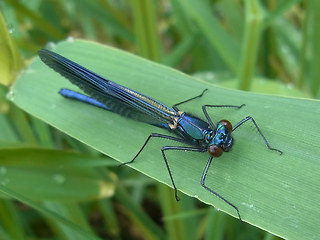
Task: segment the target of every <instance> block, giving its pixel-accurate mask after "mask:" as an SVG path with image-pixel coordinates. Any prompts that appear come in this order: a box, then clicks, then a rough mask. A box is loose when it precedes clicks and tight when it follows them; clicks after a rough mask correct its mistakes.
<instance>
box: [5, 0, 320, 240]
mask: <svg viewBox="0 0 320 240" xmlns="http://www.w3.org/2000/svg"><path fill="white" fill-rule="evenodd" d="M1 11H2V12H1V13H2V15H3V16H4V18H2V17H1V26H2V28H1V32H0V34H1V38H2V39H4V41H3V44H1V45H0V48H1V51H0V60H1V61H0V69H1V76H2V77H1V79H0V81H1V83H2V84H3V85H4V86H3V87H1V88H0V90H1V95H0V96H1V105H0V106H1V108H0V109H1V112H2V113H1V114H0V124H1V128H0V129H1V134H0V147H1V149H0V161H1V166H2V167H1V168H0V174H1V183H2V185H1V186H0V189H1V191H2V196H3V198H2V200H1V203H0V207H1V215H0V222H1V231H0V234H1V237H2V238H3V239H26V238H30V237H33V238H57V239H73V238H74V239H79V238H80V237H82V238H83V239H88V238H96V237H98V238H103V239H104V238H106V239H109V238H111V239H125V238H129V239H158V238H160V239H165V238H170V239H198V238H207V239H211V238H212V239H223V238H225V239H272V238H276V237H275V236H273V235H271V234H270V233H273V234H275V235H278V236H281V237H283V238H289V239H301V238H307V239H317V238H318V236H319V232H318V230H317V226H318V225H319V220H318V217H317V216H319V212H318V210H317V209H319V201H318V200H319V199H320V197H319V193H318V191H317V189H318V188H319V182H320V181H319V180H320V179H319V177H318V174H317V172H318V169H319V167H318V165H319V164H318V158H319V157H318V155H319V150H318V146H319V138H318V137H317V131H316V130H317V123H318V122H319V120H320V118H319V101H317V100H307V99H306V98H311V97H313V98H317V97H318V95H319V80H318V79H319V77H318V75H319V74H318V67H317V66H319V65H318V63H319V60H318V59H317V58H318V55H317V51H318V48H319V47H318V45H317V44H316V42H317V39H318V36H317V34H316V31H315V29H316V24H315V23H316V21H317V17H316V16H318V15H317V13H318V11H319V3H317V1H308V3H307V2H303V1H271V0H270V1H263V2H261V3H260V2H258V1H250V0H248V1H228V0H221V1H191V0H190V1H189V0H184V1H182V0H181V1H179V0H172V1H157V2H156V1H143V0H138V1H134V2H127V1H100V0H96V1H85V0H81V1H68V2H67V3H66V2H64V1H28V2H27V3H26V2H18V1H11V0H6V1H4V2H1ZM70 36H73V37H76V38H77V37H81V38H87V39H91V40H94V41H96V42H103V43H107V44H108V45H112V46H116V47H117V48H122V49H124V50H126V51H129V52H132V53H135V54H137V55H141V56H142V57H144V58H148V59H151V60H153V61H156V62H159V63H161V64H162V65H158V64H154V63H151V62H149V61H146V60H143V59H141V58H137V57H136V56H134V55H131V54H127V53H124V52H122V51H119V50H116V49H115V48H110V47H105V46H102V45H99V44H96V43H92V42H87V41H78V40H75V39H74V38H71V37H70ZM66 38H67V40H65V41H63V42H62V43H60V44H58V45H55V44H54V43H53V42H57V41H59V40H62V39H66ZM46 43H47V47H49V48H51V49H52V50H54V51H57V52H59V53H60V54H63V55H65V56H66V57H68V58H70V59H72V60H75V61H76V62H78V63H80V64H82V65H84V66H86V67H88V68H89V69H92V70H94V71H95V72H97V73H99V74H101V75H103V76H106V77H107V78H109V79H111V80H113V81H116V82H117V83H120V84H123V85H125V86H128V87H130V88H132V89H135V90H138V91H140V92H142V93H144V94H147V95H149V96H152V97H154V98H155V99H157V100H160V101H161V102H163V103H165V104H168V105H169V106H170V105H172V104H174V103H176V102H179V101H181V100H184V99H186V98H188V97H191V96H194V95H196V94H198V93H200V92H201V91H202V90H203V89H204V88H209V91H208V93H207V94H205V96H204V97H203V98H202V99H201V100H200V99H199V100H197V101H195V102H193V103H190V104H186V105H185V106H184V107H183V110H186V111H189V112H193V113H195V114H197V115H199V116H201V114H202V113H201V107H200V106H201V105H202V104H208V103H209V104H210V103H211V104H242V103H246V104H247V106H246V108H245V109H241V110H239V111H230V110H219V111H211V112H210V114H211V115H212V116H213V118H214V120H215V121H218V120H219V119H222V118H228V119H230V120H231V121H232V122H233V123H235V122H237V121H239V120H240V119H241V118H243V117H245V116H247V115H252V116H253V117H255V119H256V120H257V121H258V123H259V125H260V126H261V128H262V129H263V132H264V133H265V135H266V136H267V138H268V139H269V140H270V142H271V144H272V145H273V146H274V147H277V148H280V149H281V150H282V151H283V152H284V154H283V155H282V156H279V155H278V154H277V153H274V152H270V151H267V150H266V147H265V146H264V145H263V142H262V140H261V139H260V138H259V136H258V135H257V133H256V131H255V129H254V127H252V126H250V124H247V126H244V127H243V129H242V130H241V131H240V129H239V130H237V132H235V138H236V145H235V146H234V149H233V151H232V152H230V153H227V154H224V156H223V157H222V158H220V159H217V160H216V161H215V162H214V166H213V167H212V169H211V170H210V172H209V174H210V176H208V179H207V184H208V185H209V186H212V187H213V188H214V189H215V190H217V191H218V192H220V193H221V194H222V193H223V196H225V197H226V198H227V199H228V200H230V201H232V202H234V203H235V204H236V205H237V206H238V207H239V209H240V213H241V214H242V216H243V218H244V220H245V221H247V222H248V223H250V224H251V225H249V224H246V223H240V222H239V221H238V220H237V219H233V218H231V217H228V216H227V215H225V214H224V213H222V212H221V211H216V210H214V209H213V208H212V207H210V206H208V205H206V204H204V203H207V204H210V205H214V206H216V207H217V208H219V209H221V210H222V211H223V212H227V213H229V214H231V215H235V212H234V209H232V208H231V209H230V207H229V206H227V205H226V204H225V203H224V202H222V201H221V200H219V199H217V198H216V197H214V196H212V195H211V194H209V193H208V192H206V191H205V190H204V189H202V188H201V186H200V183H199V181H200V177H201V174H202V171H203V167H204V165H205V161H206V160H207V154H202V155H201V154H200V156H199V154H196V153H195V154H181V153H172V154H170V156H169V158H170V160H171V161H170V164H171V165H172V169H173V172H174V177H175V180H176V183H177V185H178V188H179V190H181V192H184V193H186V194H187V195H189V196H193V197H196V198H198V199H199V200H200V201H199V200H197V199H196V198H193V197H187V196H183V194H182V193H181V192H180V195H182V201H181V202H179V203H178V204H177V203H176V202H175V200H174V197H173V193H172V191H171V190H170V189H169V188H168V187H166V186H164V185H162V184H157V183H156V182H163V183H166V184H168V185H170V181H169V179H168V173H167V172H166V169H165V168H164V164H163V160H162V159H161V154H160V151H159V148H160V147H161V146H163V145H165V144H167V143H166V142H165V141H163V140H159V141H154V142H152V143H151V144H150V146H148V149H147V150H146V151H145V152H144V153H143V154H142V155H141V157H140V159H138V160H139V161H137V163H135V164H134V165H132V166H131V167H133V168H135V169H137V170H138V171H140V172H142V173H144V174H145V175H147V176H151V177H152V178H154V179H157V181H154V180H152V179H151V178H148V177H145V176H144V175H142V174H139V173H138V172H136V171H134V170H130V168H128V167H124V168H120V169H119V168H117V167H114V166H115V165H117V163H118V162H117V161H114V160H113V159H116V160H118V161H122V162H123V161H128V160H130V159H131V158H132V156H134V154H135V153H136V151H137V150H138V149H139V147H140V146H141V144H142V143H143V142H144V140H145V138H146V137H147V136H148V134H149V133H151V132H161V133H165V131H162V130H160V129H157V128H155V127H152V126H148V125H146V124H143V123H137V122H134V121H131V120H128V119H125V118H122V117H120V116H117V115H115V114H111V113H107V112H105V111H102V110H100V109H95V108H93V107H90V106H84V105H81V108H80V107H78V106H79V103H76V102H72V101H67V100H65V99H62V98H61V97H60V96H59V95H58V94H56V92H57V91H58V90H59V89H60V88H61V87H71V88H72V87H73V86H70V84H69V83H68V82H67V81H66V80H65V79H63V78H61V77H60V76H59V75H58V74H56V73H54V72H53V71H52V70H50V69H48V68H47V67H46V66H44V65H43V64H42V63H41V62H40V60H39V59H38V58H35V59H34V60H33V61H32V63H31V65H30V66H29V67H28V68H24V67H23V66H24V64H29V63H30V61H27V59H28V58H29V57H31V56H34V55H35V54H36V51H37V50H38V49H40V48H41V47H43V46H44V44H46ZM20 54H21V55H20ZM22 59H24V60H22ZM163 65H167V66H169V67H174V68H177V69H179V70H180V71H183V72H185V73H187V74H191V75H194V77H192V78H191V77H189V76H187V75H184V74H181V73H179V72H177V71H175V70H173V69H172V68H168V67H164V66H163ZM20 70H24V71H23V72H22V74H21V76H20V78H19V79H18V81H16V83H15V84H14V87H13V88H11V90H9V88H8V87H5V86H8V85H9V84H11V83H12V82H13V81H14V80H15V79H16V77H17V74H18V73H19V72H20ZM218 85H220V87H219V86H218ZM221 86H223V87H228V88H239V89H242V90H251V91H255V92H259V94H257V93H249V92H242V91H236V90H231V89H229V90H228V89H225V88H221ZM8 92H9V93H8ZM7 93H8V99H10V100H11V101H13V102H14V104H12V103H11V102H9V101H7V100H6V99H5V95H6V94H7ZM261 93H268V94H273V95H282V96H291V98H286V97H280V96H270V95H264V94H261ZM296 97H304V98H305V99H298V98H296ZM26 112H27V113H26ZM93 116H94V117H93ZM52 126H53V127H52ZM57 129H58V130H57ZM64 133H66V134H68V135H69V136H72V137H73V138H70V137H68V135H65V134H64ZM75 139H78V140H80V141H81V142H82V143H81V142H79V141H77V140H75ZM83 143H85V144H83ZM88 146H91V147H93V148H94V149H95V150H93V148H91V147H88ZM70 150H72V152H70ZM96 150H98V151H96ZM100 153H104V154H106V155H107V156H108V157H107V156H104V157H102V156H101V155H100ZM109 157H110V158H109ZM111 158H112V159H111ZM8 196H9V197H10V198H8ZM11 199H16V200H18V201H19V203H17V202H15V201H13V200H11ZM21 203H23V204H21ZM27 206H31V207H32V208H29V207H27ZM252 225H254V226H257V227H259V228H261V229H265V230H267V231H268V232H264V231H262V230H259V229H258V228H255V227H253V226H252Z"/></svg>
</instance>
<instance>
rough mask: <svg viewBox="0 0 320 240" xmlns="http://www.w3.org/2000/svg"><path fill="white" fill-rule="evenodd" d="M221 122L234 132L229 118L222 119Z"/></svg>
mask: <svg viewBox="0 0 320 240" xmlns="http://www.w3.org/2000/svg"><path fill="white" fill-rule="evenodd" d="M220 123H221V125H222V126H224V127H225V128H226V129H227V131H228V132H232V124H231V123H230V122H229V121H228V120H221V121H220Z"/></svg>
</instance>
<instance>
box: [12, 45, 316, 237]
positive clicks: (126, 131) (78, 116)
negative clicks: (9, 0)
mask: <svg viewBox="0 0 320 240" xmlns="http://www.w3.org/2000/svg"><path fill="white" fill-rule="evenodd" d="M53 50H54V51H56V52H58V53H60V54H62V55H64V56H65V57H67V58H69V59H71V60H74V61H75V62H77V63H79V64H81V65H84V66H85V67H86V68H88V69H91V70H93V71H94V72H97V73H98V74H100V75H102V76H104V77H106V78H108V79H110V80H113V81H115V82H117V83H119V84H123V85H125V86H127V87H129V88H132V89H134V90H136V91H139V92H142V93H144V94H146V95H148V96H152V97H154V98H155V99H157V100H160V101H161V102H163V103H165V104H167V105H170V106H171V105H173V104H174V103H177V102H180V101H183V100H185V99H188V98H190V97H193V96H195V95H197V94H199V93H201V91H202V90H203V89H205V88H208V89H209V91H207V93H206V94H205V95H204V96H203V97H202V98H201V99H199V100H194V101H193V102H191V103H190V104H189V103H188V104H185V105H183V106H182V107H181V109H183V110H186V111H191V112H193V113H194V114H195V115H198V116H201V117H203V113H202V112H201V105H202V104H237V105H240V104H242V103H245V104H246V107H244V108H242V109H240V110H232V109H212V110H210V111H209V114H210V116H211V117H212V119H213V121H214V122H216V121H219V120H220V119H224V118H227V119H229V120H230V121H231V122H232V123H233V124H235V123H237V122H238V121H240V120H241V119H243V118H244V117H246V116H248V115H250V116H252V117H254V119H255V120H256V122H257V123H258V124H259V126H260V128H261V130H262V132H263V133H264V134H265V136H266V138H267V139H268V141H269V142H270V144H271V146H273V147H275V148H279V149H281V150H282V151H283V155H281V156H280V155H279V154H278V153H277V152H273V151H270V150H268V149H267V147H266V146H265V144H264V142H263V140H262V139H261V137H260V136H259V134H258V133H257V131H256V129H255V128H254V126H253V125H252V124H251V123H249V122H248V123H246V124H244V125H243V126H241V128H239V129H237V130H236V131H235V132H234V138H235V144H234V147H233V150H232V151H231V152H229V153H225V154H224V155H223V156H221V157H220V158H217V159H214V161H213V164H212V166H211V168H210V169H209V172H208V176H207V180H206V184H207V186H209V187H211V188H212V189H214V190H215V191H217V192H218V193H219V194H221V195H222V196H224V197H225V198H226V199H228V200H229V201H230V202H232V203H233V204H235V205H236V206H238V208H239V211H240V213H241V216H242V217H243V219H244V220H245V221H247V222H249V223H251V224H253V225H255V226H258V227H260V228H262V229H265V230H268V231H269V232H272V233H273V234H276V235H279V236H282V237H284V238H290V239H302V238H303V239H312V238H315V236H316V233H317V232H318V227H319V224H320V220H319V211H320V210H319V209H320V207H319V202H320V201H318V199H319V198H320V191H319V183H320V176H319V171H320V169H319V168H320V167H319V166H320V164H319V161H318V159H319V145H320V138H319V136H318V134H319V133H318V131H317V129H319V127H318V124H319V120H320V118H319V116H320V102H319V101H316V100H308V99H297V98H286V97H280V96H268V95H262V94H254V93H248V92H242V91H236V90H227V89H223V88H219V87H217V86H215V85H212V84H209V83H206V82H202V81H200V80H197V79H193V78H191V77H189V76H187V75H185V74H182V73H180V72H177V71H175V70H173V69H170V68H167V67H164V66H162V65H159V64H156V63H153V62H150V61H147V60H144V59H142V58H139V57H136V56H134V55H132V54H128V53H125V52H122V51H119V50H117V49H114V48H111V47H107V46H102V45H99V44H95V43H92V42H86V41H78V40H77V41H65V42H61V43H60V44H58V45H56V46H55V47H54V49H53ZM62 87H67V88H72V89H76V87H75V86H73V85H71V84H70V83H69V82H68V81H67V80H66V79H64V78H63V77H61V76H60V75H59V74H57V73H55V72H54V71H53V70H51V69H49V68H48V67H47V66H45V65H44V64H43V63H42V62H41V61H40V60H39V58H38V57H36V58H35V59H34V61H33V62H32V63H31V65H30V66H29V68H28V69H27V70H26V71H25V72H24V74H22V75H21V77H20V78H19V79H18V80H17V82H16V83H15V86H14V88H13V93H12V94H11V95H10V98H11V99H12V101H13V102H14V103H15V104H16V105H18V106H19V107H20V108H22V109H23V110H25V111H27V112H29V113H30V114H32V115H34V116H36V117H38V118H40V119H42V120H43V121H45V122H47V123H49V124H51V125H52V126H54V127H56V128H58V129H60V130H61V131H63V132H65V133H67V134H69V135H71V136H73V137H74V138H76V139H79V140H80V141H82V142H84V143H86V144H88V145H90V146H92V147H93V148H95V149H97V150H99V151H100V152H103V153H105V154H107V155H109V156H111V157H113V158H114V159H117V160H119V161H120V162H125V161H129V160H131V159H132V158H133V157H134V156H135V154H136V153H137V152H138V150H139V149H140V148H141V146H142V145H143V143H144V142H145V140H146V138H147V137H148V136H149V134H150V133H152V132H158V133H163V134H168V132H167V131H165V130H163V129H159V128H156V127H154V126H149V125H147V124H145V123H141V122H136V121H134V120H131V119H126V118H124V117H121V116H119V115H117V114H113V113H110V112H107V111H104V110H101V109H98V108H95V107H92V106H89V105H86V104H83V103H80V102H76V101H70V100H68V99H65V98H63V97H61V96H60V95H59V94H57V92H58V91H59V89H60V88H62ZM164 145H180V144H176V143H174V142H169V141H167V140H165V139H153V140H152V141H151V142H150V143H149V144H148V145H147V147H146V148H145V150H144V151H143V152H142V154H141V155H140V156H139V158H138V159H137V160H136V161H135V162H134V163H133V164H131V165H130V167H132V168H135V169H137V170H138V171H140V172H142V173H144V174H146V175H148V176H150V177H152V178H154V179H157V180H158V181H160V182H163V183H165V184H167V185H169V186H171V182H170V179H169V176H168V172H167V169H166V167H165V164H164V161H163V159H162V155H161V151H160V148H161V146H164ZM167 157H168V161H169V164H170V167H171V170H172V173H173V177H174V179H175V183H176V185H177V187H178V188H179V190H181V191H182V192H184V193H186V194H188V195H190V196H195V197H197V198H198V199H199V200H201V201H202V202H205V203H208V204H211V205H214V206H216V207H217V208H219V209H221V210H222V211H225V212H228V213H229V214H232V215H234V216H236V212H235V210H234V209H233V208H232V207H230V206H229V205H227V204H226V203H225V202H223V201H221V200H220V199H219V198H217V197H216V196H214V195H212V194H211V193H210V192H208V191H206V190H205V189H204V188H202V187H201V184H200V179H201V175H202V172H203V169H204V166H205V164H206V161H207V159H208V154H207V153H203V154H201V153H185V152H173V151H172V152H167ZM172 197H174V196H172Z"/></svg>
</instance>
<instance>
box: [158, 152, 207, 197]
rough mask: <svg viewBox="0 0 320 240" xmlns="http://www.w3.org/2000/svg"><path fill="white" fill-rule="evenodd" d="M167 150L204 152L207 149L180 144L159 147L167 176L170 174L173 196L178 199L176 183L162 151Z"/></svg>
mask: <svg viewBox="0 0 320 240" xmlns="http://www.w3.org/2000/svg"><path fill="white" fill-rule="evenodd" d="M167 150H180V151H190V152H206V151H207V149H202V148H195V147H180V146H164V147H162V148H161V152H162V156H163V159H164V162H165V163H166V166H167V170H168V172H169V176H170V179H171V182H172V186H173V188H174V196H175V198H176V200H177V201H180V198H179V197H178V189H177V187H176V185H175V183H174V180H173V176H172V173H171V170H170V167H169V163H168V160H167V158H166V155H165V153H164V151H167Z"/></svg>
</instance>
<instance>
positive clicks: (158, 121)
mask: <svg viewBox="0 0 320 240" xmlns="http://www.w3.org/2000/svg"><path fill="white" fill-rule="evenodd" d="M38 53H39V56H40V58H41V60H42V61H43V62H44V63H45V64H47V65H48V66H49V67H50V68H52V69H53V70H55V71H56V72H58V73H60V74H61V75H62V76H63V77H65V78H67V79H68V80H69V81H70V82H71V83H73V84H75V85H77V86H78V87H79V88H80V89H82V90H83V91H84V92H85V93H87V94H88V95H89V96H91V97H92V98H95V99H97V100H98V101H99V102H101V103H103V104H105V105H106V106H107V107H108V108H110V111H112V112H115V113H118V114H120V115H123V116H126V117H130V118H133V119H135V120H139V121H143V122H147V123H151V124H154V125H159V126H162V125H163V124H170V123H172V121H173V118H175V117H178V113H177V112H176V111H175V110H173V109H172V108H170V107H168V106H166V105H164V104H162V103H160V102H158V101H156V100H154V99H152V98H150V97H148V96H146V95H143V94H141V93H138V92H136V91H133V90H131V89H129V88H126V87H124V86H121V85H119V84H117V83H115V82H112V81H109V80H107V79H105V78H103V77H101V76H99V75H98V74H95V73H93V72H91V71H90V70H88V69H86V68H84V67H82V66H80V65H79V64H77V63H75V62H73V61H71V60H69V59H67V58H65V57H63V56H61V55H59V54H57V53H54V52H51V51H49V50H46V49H41V50H40V51H39V52H38Z"/></svg>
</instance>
